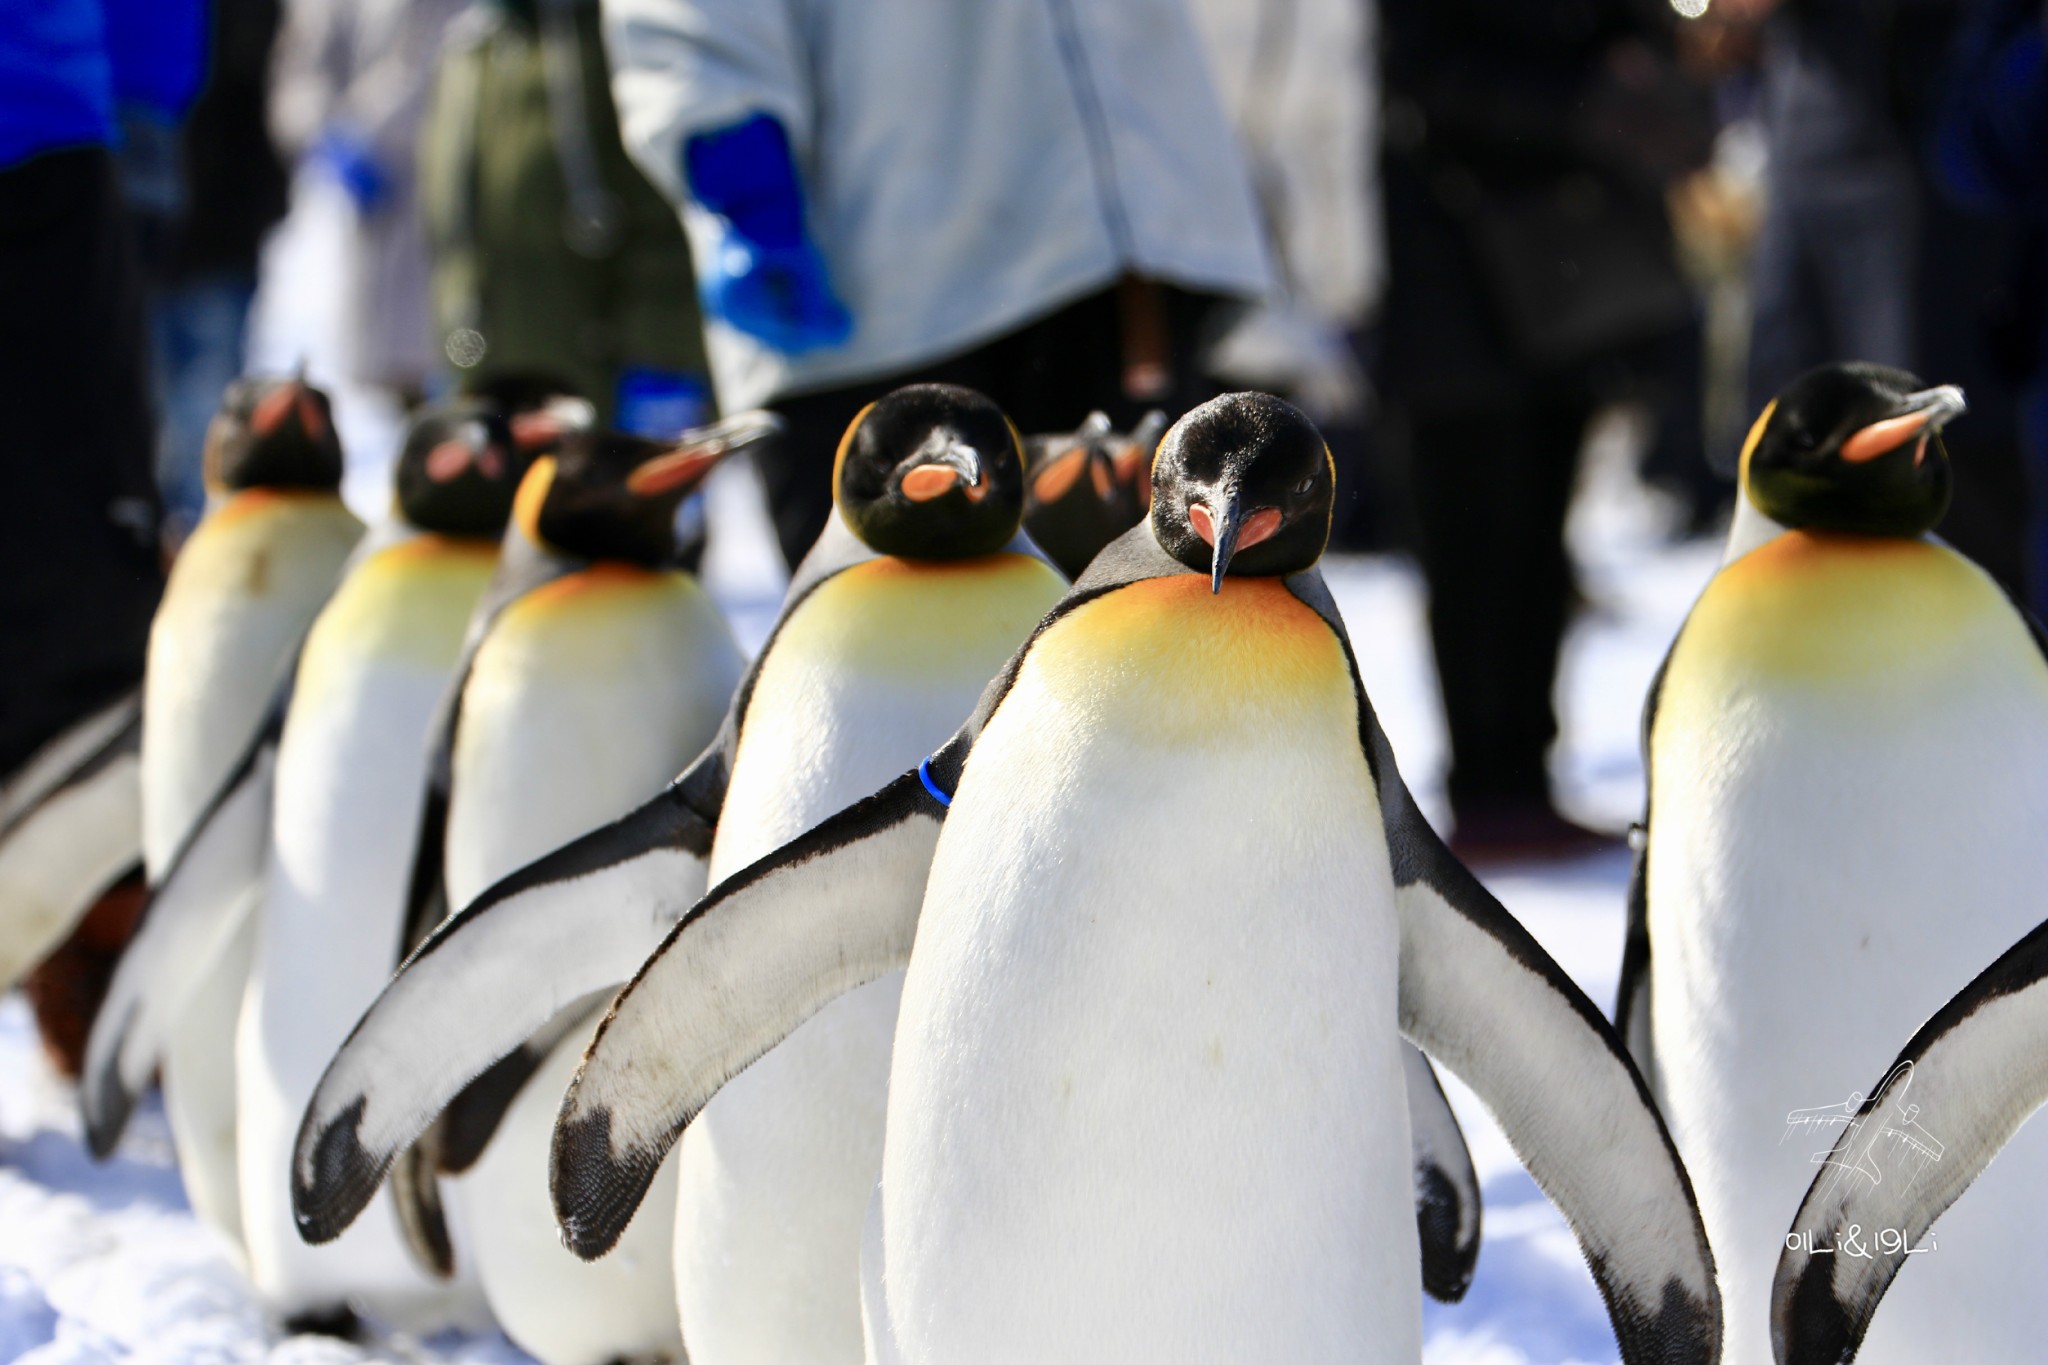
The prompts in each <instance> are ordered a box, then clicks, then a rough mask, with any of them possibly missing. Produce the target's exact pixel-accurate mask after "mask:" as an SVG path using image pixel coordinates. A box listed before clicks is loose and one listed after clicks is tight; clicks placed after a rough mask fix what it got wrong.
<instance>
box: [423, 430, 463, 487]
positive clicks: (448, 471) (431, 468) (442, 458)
mask: <svg viewBox="0 0 2048 1365" xmlns="http://www.w3.org/2000/svg"><path fill="white" fill-rule="evenodd" d="M471 454H472V452H471V451H470V448H469V442H467V441H465V440H463V439H462V438H461V437H459V436H458V437H454V438H451V439H449V440H446V441H443V442H441V444H439V445H437V446H435V447H434V448H433V449H432V450H430V451H428V452H427V465H426V468H427V477H428V478H430V479H432V480H433V481H434V482H435V483H452V482H454V481H455V480H456V479H459V478H461V477H462V471H463V470H465V469H467V468H469V461H470V456H471Z"/></svg>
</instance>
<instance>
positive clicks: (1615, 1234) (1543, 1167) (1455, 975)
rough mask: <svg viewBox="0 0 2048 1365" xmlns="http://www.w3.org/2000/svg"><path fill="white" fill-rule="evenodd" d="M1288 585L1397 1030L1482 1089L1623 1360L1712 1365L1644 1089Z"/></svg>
mask: <svg viewBox="0 0 2048 1365" xmlns="http://www.w3.org/2000/svg"><path fill="white" fill-rule="evenodd" d="M1288 586H1289V587H1290V589H1292V590H1293V592H1294V593H1295V595H1296V596H1297V597H1299V598H1301V600H1302V601H1304V602H1305V603H1307V604H1308V605H1310V606H1311V607H1313V608H1315V609H1316V610H1317V611H1318V612H1319V613H1321V614H1322V616H1323V618H1324V619H1325V620H1326V621H1328V622H1329V623H1330V628H1331V630H1332V631H1334V632H1335V633H1336V635H1337V637H1338V639H1339V640H1340V641H1341V642H1342V644H1343V647H1344V650H1345V653H1346V656H1347V658H1349V659H1350V662H1351V673H1352V685H1353V688H1354V691H1355V694H1356V697H1357V702H1358V717H1359V741H1360V744H1361V747H1362V748H1363V749H1364V752H1365V757H1366V762H1367V764H1368V766H1369V767H1370V768H1371V770H1372V773H1373V777H1374V780H1375V782H1376V784H1377V787H1378V793H1379V802H1380V811H1381V815H1382V818H1383V820H1384V822H1385V832H1386V840H1387V849H1388V852H1389V854H1390V855H1391V857H1392V862H1393V872H1394V885H1395V903H1396V908H1397V910H1398V912H1399V914H1400V918H1401V1006H1400V1009H1401V1028H1402V1031H1403V1032H1405V1033H1406V1034H1407V1035H1408V1037H1409V1039H1410V1040H1411V1041H1412V1042H1414V1043H1415V1044H1416V1046H1418V1047H1420V1048H1422V1049H1423V1050H1424V1051H1425V1052H1427V1053H1429V1055H1430V1056H1431V1057H1432V1058H1434V1059H1435V1060H1437V1061H1439V1062H1441V1063H1443V1064H1444V1065H1446V1066H1448V1067H1450V1068H1451V1070H1453V1071H1454V1072H1456V1073H1457V1074H1458V1075H1459V1076H1460V1077H1462V1078H1463V1079H1464V1080H1465V1081H1466V1083H1467V1084H1469V1085H1471V1086H1472V1088H1473V1089H1474V1090H1476V1091H1477V1092H1478V1093H1479V1096H1480V1098H1481V1099H1483V1100H1485V1101H1486V1103H1487V1106H1488V1108H1490V1109H1491V1110H1492V1111H1493V1114H1494V1116H1495V1118H1496V1119H1498V1120H1499V1122H1500V1125H1501V1128H1502V1129H1503V1130H1504V1131H1505V1133H1506V1135H1507V1138H1508V1141H1509V1142H1510V1143H1511V1144H1513V1146H1514V1148H1515V1151H1516V1153H1517V1154H1518V1155H1520V1156H1521V1158H1522V1161H1523V1163H1524V1165H1526V1166H1527V1167H1528V1170H1529V1173H1530V1175H1532V1176H1534V1177H1535V1179H1536V1183H1537V1184H1538V1185H1540V1186H1541V1187H1542V1188H1543V1190H1544V1192H1545V1193H1546V1194H1548V1195H1549V1196H1550V1197H1551V1199H1552V1201H1553V1202H1555V1203H1556V1205H1557V1206H1558V1209H1559V1211H1560V1212H1562V1213H1563V1214H1564V1216H1565V1220H1566V1221H1567V1222H1568V1223H1570V1224H1571V1227H1572V1231H1573V1232H1574V1233H1575V1234H1576V1235H1577V1237H1578V1239H1579V1245H1580V1247H1581V1248H1582V1249H1583V1250H1584V1252H1585V1256H1586V1261H1587V1264H1588V1265H1589V1266H1590V1267H1591V1268H1592V1271H1593V1279H1594V1282H1595V1283H1596V1284H1597V1285H1598V1287H1599V1289H1600V1294H1601V1297H1602V1298H1603V1299H1604V1300H1605V1301H1606V1303H1607V1311H1608V1316H1609V1319H1610V1320H1611V1321H1612V1323H1613V1326H1614V1332H1615V1337H1616V1339H1617V1341H1618V1342H1619V1343H1620V1346H1621V1357H1622V1360H1623V1361H1624V1362H1625V1365H1648V1362H1656V1363H1657V1365H1680V1363H1681V1362H1683V1363H1685V1365H1695V1363H1696V1365H1711V1362H1714V1361H1718V1360H1719V1359H1720V1354H1721V1296H1720V1289H1719V1286H1718V1285H1717V1283H1716V1281H1715V1278H1714V1257H1713V1252H1712V1251H1711V1249H1709V1247H1708V1245H1707V1236H1706V1229H1705V1227H1704V1225H1703V1224H1702V1223H1701V1221H1700V1214H1699V1206H1698V1204H1697V1202H1696V1201H1695V1200H1694V1198H1693V1192H1692V1182H1691V1181H1690V1180H1689V1179H1688V1178H1687V1176H1686V1173H1685V1167H1684V1165H1683V1164H1682V1163H1681V1162H1680V1161H1679V1158H1678V1152H1677V1149H1676V1148H1675V1147H1674V1146H1673V1145H1672V1142H1671V1137H1670V1134H1669V1133H1668V1132H1667V1131H1666V1130H1665V1127H1664V1122H1663V1120H1662V1119H1661V1118H1660V1117H1659V1116H1658V1113H1657V1107H1656V1104H1655V1102H1654V1101H1653V1100H1652V1099H1651V1097H1650V1093H1649V1090H1648V1088H1647V1087H1645V1086H1644V1084H1643V1081H1642V1077H1641V1076H1640V1075H1639V1074H1638V1073H1637V1071H1636V1069H1635V1067H1634V1065H1633V1064H1632V1063H1631V1062H1630V1061H1629V1058H1628V1054H1627V1052H1626V1050H1625V1049H1624V1048H1623V1047H1622V1043H1621V1039H1620V1038H1619V1037H1618V1036H1617V1035H1616V1033H1615V1031H1614V1029H1613V1028H1612V1027H1611V1026H1610V1025H1609V1024H1608V1022H1607V1020H1606V1019H1605V1018H1603V1017H1602V1016H1601V1014H1600V1012H1599V1010H1598V1009H1596V1008H1595V1007H1594V1005H1593V1002H1592V1001H1590V1000H1588V999H1587V998H1586V996H1585V993H1584V992H1583V991H1581V990H1580V989H1579V988H1578V986H1577V985H1576V984H1574V983H1573V981H1572V979H1571V978H1570V977H1569V976H1567V975H1566V974H1565V972H1564V970H1563V969H1562V968H1560V967H1559V966H1558V965H1557V963H1556V962H1555V961H1553V960H1552V959H1551V957H1550V955H1549V954H1548V953H1546V952H1545V951H1544V950H1543V947H1542V945H1541V944H1539V943H1537V941H1536V940H1535V938H1534V937H1532V936H1531V935H1530V933H1529V931H1528V930H1527V929H1525V928H1523V927H1522V925H1521V923H1520V922H1519V921H1517V920H1516V919H1515V918H1514V916H1512V915H1510V914H1509V913H1508V912H1507V910H1506V909H1504V908H1503V907H1502V906H1501V904H1500V902H1499V901H1497V900H1495V899H1494V897H1493V895H1492V893H1491V892H1489V891H1487V890H1486V888H1485V887H1484V886H1482V885H1481V884H1480V882H1479V879H1478V878H1477V877H1474V876H1473V875H1472V873H1471V871H1470V870H1469V869H1468V868H1466V866H1465V865H1464V864H1463V863H1461V862H1459V861H1458V859H1457V858H1456V857H1455V856H1454V855H1453V854H1452V853H1451V851H1450V850H1449V849H1448V848H1447V847H1445V846H1444V843H1443V841H1442V839H1440V838H1438V837H1437V834H1436V831H1434V830H1433V829H1431V828H1430V826H1429V823H1428V821H1426V820H1424V819H1423V817H1422V812H1421V811H1420V810H1419V809H1417V807H1416V805H1415V802H1414V799H1413V797H1412V796H1410V794H1409V792H1408V788H1407V785H1406V784H1405V783H1404V782H1403V781H1402V780H1401V774H1400V770H1399V768H1398V767H1397V766H1396V764H1395V761H1394V752H1393V747H1392V746H1391V745H1390V744H1389V743H1388V742H1387V737H1386V735H1385V733H1384V732H1383V731H1382V730H1381V729H1380V725H1379V720H1378V718H1377V717H1376V716H1375V715H1374V713H1373V710H1372V704H1371V702H1370V701H1369V700H1368V699H1367V697H1366V695H1365V687H1364V684H1363V682H1362V680H1361V679H1360V678H1359V674H1358V664H1357V659H1356V656H1355V655H1354V654H1352V651H1351V643H1350V640H1349V638H1348V636H1347V635H1346V634H1345V631H1344V628H1343V624H1342V620H1341V618H1340V617H1339V616H1338V614H1337V609H1336V604H1335V602H1334V601H1332V600H1331V598H1330V595H1329V590H1328V589H1327V588H1326V587H1325V586H1324V585H1323V582H1322V578H1321V575H1319V574H1317V573H1316V572H1315V571H1313V570H1310V571H1309V572H1307V573H1303V574H1297V575H1295V576H1294V577H1292V578H1290V579H1289V580H1288Z"/></svg>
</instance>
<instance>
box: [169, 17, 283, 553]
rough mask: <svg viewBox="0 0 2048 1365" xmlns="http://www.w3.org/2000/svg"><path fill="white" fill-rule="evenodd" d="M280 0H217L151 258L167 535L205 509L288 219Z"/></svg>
mask: <svg viewBox="0 0 2048 1365" xmlns="http://www.w3.org/2000/svg"><path fill="white" fill-rule="evenodd" d="M277 25H278V0H212V25H211V28H212V34H211V41H210V43H209V50H208V58H207V67H206V84H205V87H204V89H203V90H202V91H201V92H200V95H199V99H198V102H197V103H196V104H194V105H193V106H192V113H191V117H190V118H189V119H188V120H187V121H186V123H185V127H184V133H183V138H182V144H181V145H182V150H183V167H182V176H181V179H182V182H183V194H182V196H181V199H180V203H179V206H178V210H177V212H176V213H175V214H174V215H172V216H171V218H170V219H169V220H168V221H167V222H166V223H165V225H164V233H165V235H164V238H163V240H162V241H161V243H160V244H159V249H158V251H157V252H156V253H155V256H156V258H155V259H154V260H152V261H151V262H149V266H148V271H147V273H148V274H149V276H150V291H149V292H150V302H149V331H150V349H151V352H152V357H153V360H154V362H155V363H154V374H155V394H156V403H157V410H158V414H159V418H160V421H159V424H158V447H157V478H158V482H159V483H160V484H161V486H162V489H163V497H164V518H165V537H164V538H165V541H166V543H167V544H168V545H170V546H172V547H174V548H175V547H176V546H177V545H178V544H179V543H180V542H182V541H183V539H184V538H185V536H186V534H187V533H189V532H190V531H191V529H192V527H193V526H194V525H196V524H197V523H198V520H199V516H200V514H201V513H202V512H203V511H204V510H205V506H206V489H205V486H204V484H203V482H202V480H201V478H200V467H199V466H200V453H201V451H202V449H203V448H204V446H205V443H206V428H207V424H208V423H209V422H211V421H212V420H213V414H214V411H215V409H217V408H218V407H219V406H220V396H221V393H222V392H223V391H224V390H225V389H226V388H227V386H228V384H229V383H230V382H231V381H233V380H234V379H235V378H236V377H238V376H239V375H240V374H241V373H242V369H243V360H244V354H245V351H246V349H247V346H246V342H247V335H248V322H249V306H250V304H251V302H252V301H253V300H254V298H255V296H256V267H257V260H258V257H259V255H260V254H261V251H262V247H263V238H264V235H265V234H266V233H268V232H269V231H270V229H271V227H272V226H273V225H275V224H276V223H277V221H278V220H279V219H280V218H282V217H284V211H285V204H286V182H285V172H284V166H283V164H282V163H281V162H280V161H279V159H278V155H277V150H276V148H274V147H273V146H272V145H271V142H270V129H269V124H268V119H267V115H266V112H265V104H266V100H267V98H268V90H269V85H270V54H271V47H272V44H273V43H274V42H275V40H276V37H277Z"/></svg>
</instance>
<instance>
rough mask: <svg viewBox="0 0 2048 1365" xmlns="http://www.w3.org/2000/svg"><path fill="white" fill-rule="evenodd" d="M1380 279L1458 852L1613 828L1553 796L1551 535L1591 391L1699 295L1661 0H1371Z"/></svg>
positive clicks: (1559, 617)
mask: <svg viewBox="0 0 2048 1365" xmlns="http://www.w3.org/2000/svg"><path fill="white" fill-rule="evenodd" d="M1380 22H1381V25H1382V28H1383V30H1384V32H1385V39H1384V41H1383V43H1382V45H1381V67H1380V73H1381V80H1382V82H1383V84H1384V87H1385V89H1386V109H1385V114H1384V125H1385V126H1384V132H1383V145H1384V155H1383V159H1382V161H1381V176H1382V180H1381V185H1382V193H1383V195H1384V199H1385V205H1386V232H1387V254H1388V293H1387V300H1386V307H1385V309H1384V313H1383V321H1382V325H1381V327H1380V329H1379V337H1378V343H1379V347H1380V352H1379V356H1378V364H1377V373H1378V379H1379V390H1380V393H1381V395H1382V397H1383V399H1385V400H1386V402H1387V403H1388V405H1389V408H1390V409H1391V411H1392V414H1393V416H1394V417H1395V418H1396V419H1397V422H1398V427H1399V430H1400V433H1401V439H1402V440H1403V442H1404V444H1405V446H1406V448H1407V457H1408V458H1407V468H1408V479H1409V482H1410V485H1411V489H1412V493H1413V498H1414V508H1415V518H1416V532H1417V537H1418V541H1419V546H1418V548H1419V551H1420V559H1421V563H1422V568H1423V572H1424V574H1425V576H1426V577H1427V579H1428V582H1429V627H1430V640H1431V643H1432V645H1433V646H1434V649H1435V654H1436V666H1437V676H1438V680H1439V683H1440V685H1441V688H1442V692H1443V701H1444V714H1445V721H1446V724H1447V727H1448V730H1449V735H1450V750H1451V770H1450V773H1449V776H1448V781H1447V786H1448V791H1449V797H1450V806H1451V814H1452V818H1453V821H1454V828H1453V831H1452V846H1453V847H1454V848H1455V849H1457V850H1458V852H1459V853H1460V854H1461V855H1463V856H1464V857H1466V858H1467V859H1470V860H1473V861H1481V862H1484V861H1498V860H1502V859H1512V858H1540V857H1554V856H1565V855H1570V854H1575V853H1581V852H1587V851H1591V850H1594V849H1597V848H1600V847H1603V846H1607V845H1608V844H1609V842H1610V841H1609V840H1608V839H1606V837H1605V836H1601V835H1597V834H1595V833H1593V832H1591V831H1588V830H1585V829H1582V828H1580V827H1579V826H1577V825H1575V824H1573V823H1572V822H1570V821H1569V820H1567V819H1565V818H1564V817H1563V816H1562V815H1560V814H1559V813H1558V812H1557V810H1556V809H1555V807H1554V806H1553V804H1552V802H1551V797H1550V787H1549V777H1548V771H1547V757H1546V756H1547V754H1548V751H1549V748H1550V745H1551V742H1552V741H1553V740H1554V739H1555V738H1556V735H1557V719H1556V715H1555V713H1554V710H1553V707H1552V701H1551V688H1552V683H1553V681H1554V678H1555V675H1556V671H1557V660H1558V652H1559V647H1560V644H1561V642H1562V639H1563V635H1564V628H1565V624H1566V618H1567V613H1568V610H1569V607H1570V603H1571V601H1572V598H1573V591H1574V590H1573V582H1572V572H1571V565H1570V561H1569V558H1568V556H1567V553H1566V549H1565V545H1564V522H1565V512H1566V509H1567V507H1568V505H1569V503H1570V500H1571V494H1572V488H1573V483H1574V479H1575V477H1576V473H1577V469H1578V462H1579V452H1580V447H1581V446H1582V444H1583V442H1584V439H1585V434H1586V428H1587V425H1588V422H1589V421H1590V419H1591V418H1592V415H1593V413H1594V411H1595V409H1596V407H1597V406H1599V405H1600V404H1601V403H1603V402H1606V401H1610V400H1612V399H1614V398H1617V397H1622V396H1631V395H1636V394H1640V393H1641V392H1643V391H1644V388H1645V381H1646V379H1656V378H1661V377H1663V376H1664V375H1666V374H1668V373H1669V371H1670V365H1671V360H1670V348H1671V345H1672V338H1673V337H1674V336H1675V335H1677V334H1678V333H1679V332H1680V331H1681V330H1682V329H1684V328H1686V327H1689V326H1695V325H1696V319H1697V303H1696V301H1695V299H1694V297H1693V295H1692V292H1691V290H1690V289H1689V287H1688V285H1687V282H1686V280H1685V278H1684V276H1683V274H1682V273H1681V272H1680V270H1679V268H1678V266H1677V263H1676V260H1675V257H1674V253H1673V245H1672V240H1671V229H1670V222H1669V219H1668V217H1667V214H1666V209H1665V202H1664V191H1665V187H1666V186H1667V185H1668V184H1670V183H1672V182H1673V181H1675V180H1677V179H1678V178H1680V177H1681V176H1683V175H1685V174H1688V173H1690V172H1691V171H1693V170H1695V169H1696V168H1697V167H1698V166H1699V165H1700V164H1702V163H1703V162H1704V160H1705V159H1706V156H1707V153H1708V150H1709V147H1710V139H1711V132H1712V129H1711V121H1710V119H1708V118H1707V117H1706V116H1705V111H1704V106H1703V101H1702V98H1701V96H1700V95H1699V93H1698V92H1697V91H1696V90H1694V89H1693V88H1692V87H1691V86H1690V85H1689V83H1687V82H1686V81H1684V80H1683V79H1682V78H1681V77H1680V76H1679V74H1678V72H1677V70H1676V68H1675V66H1674V64H1673V63H1672V61H1671V58H1670V55H1669V50H1670V25H1671V24H1672V23H1673V22H1675V20H1674V16H1673V15H1672V14H1671V11H1670V10H1669V8H1668V7H1667V6H1665V5H1664V4H1662V3H1660V2H1653V0H1529V2H1528V3H1522V4H1514V5H1501V4H1496V3H1492V2H1491V0H1380Z"/></svg>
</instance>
